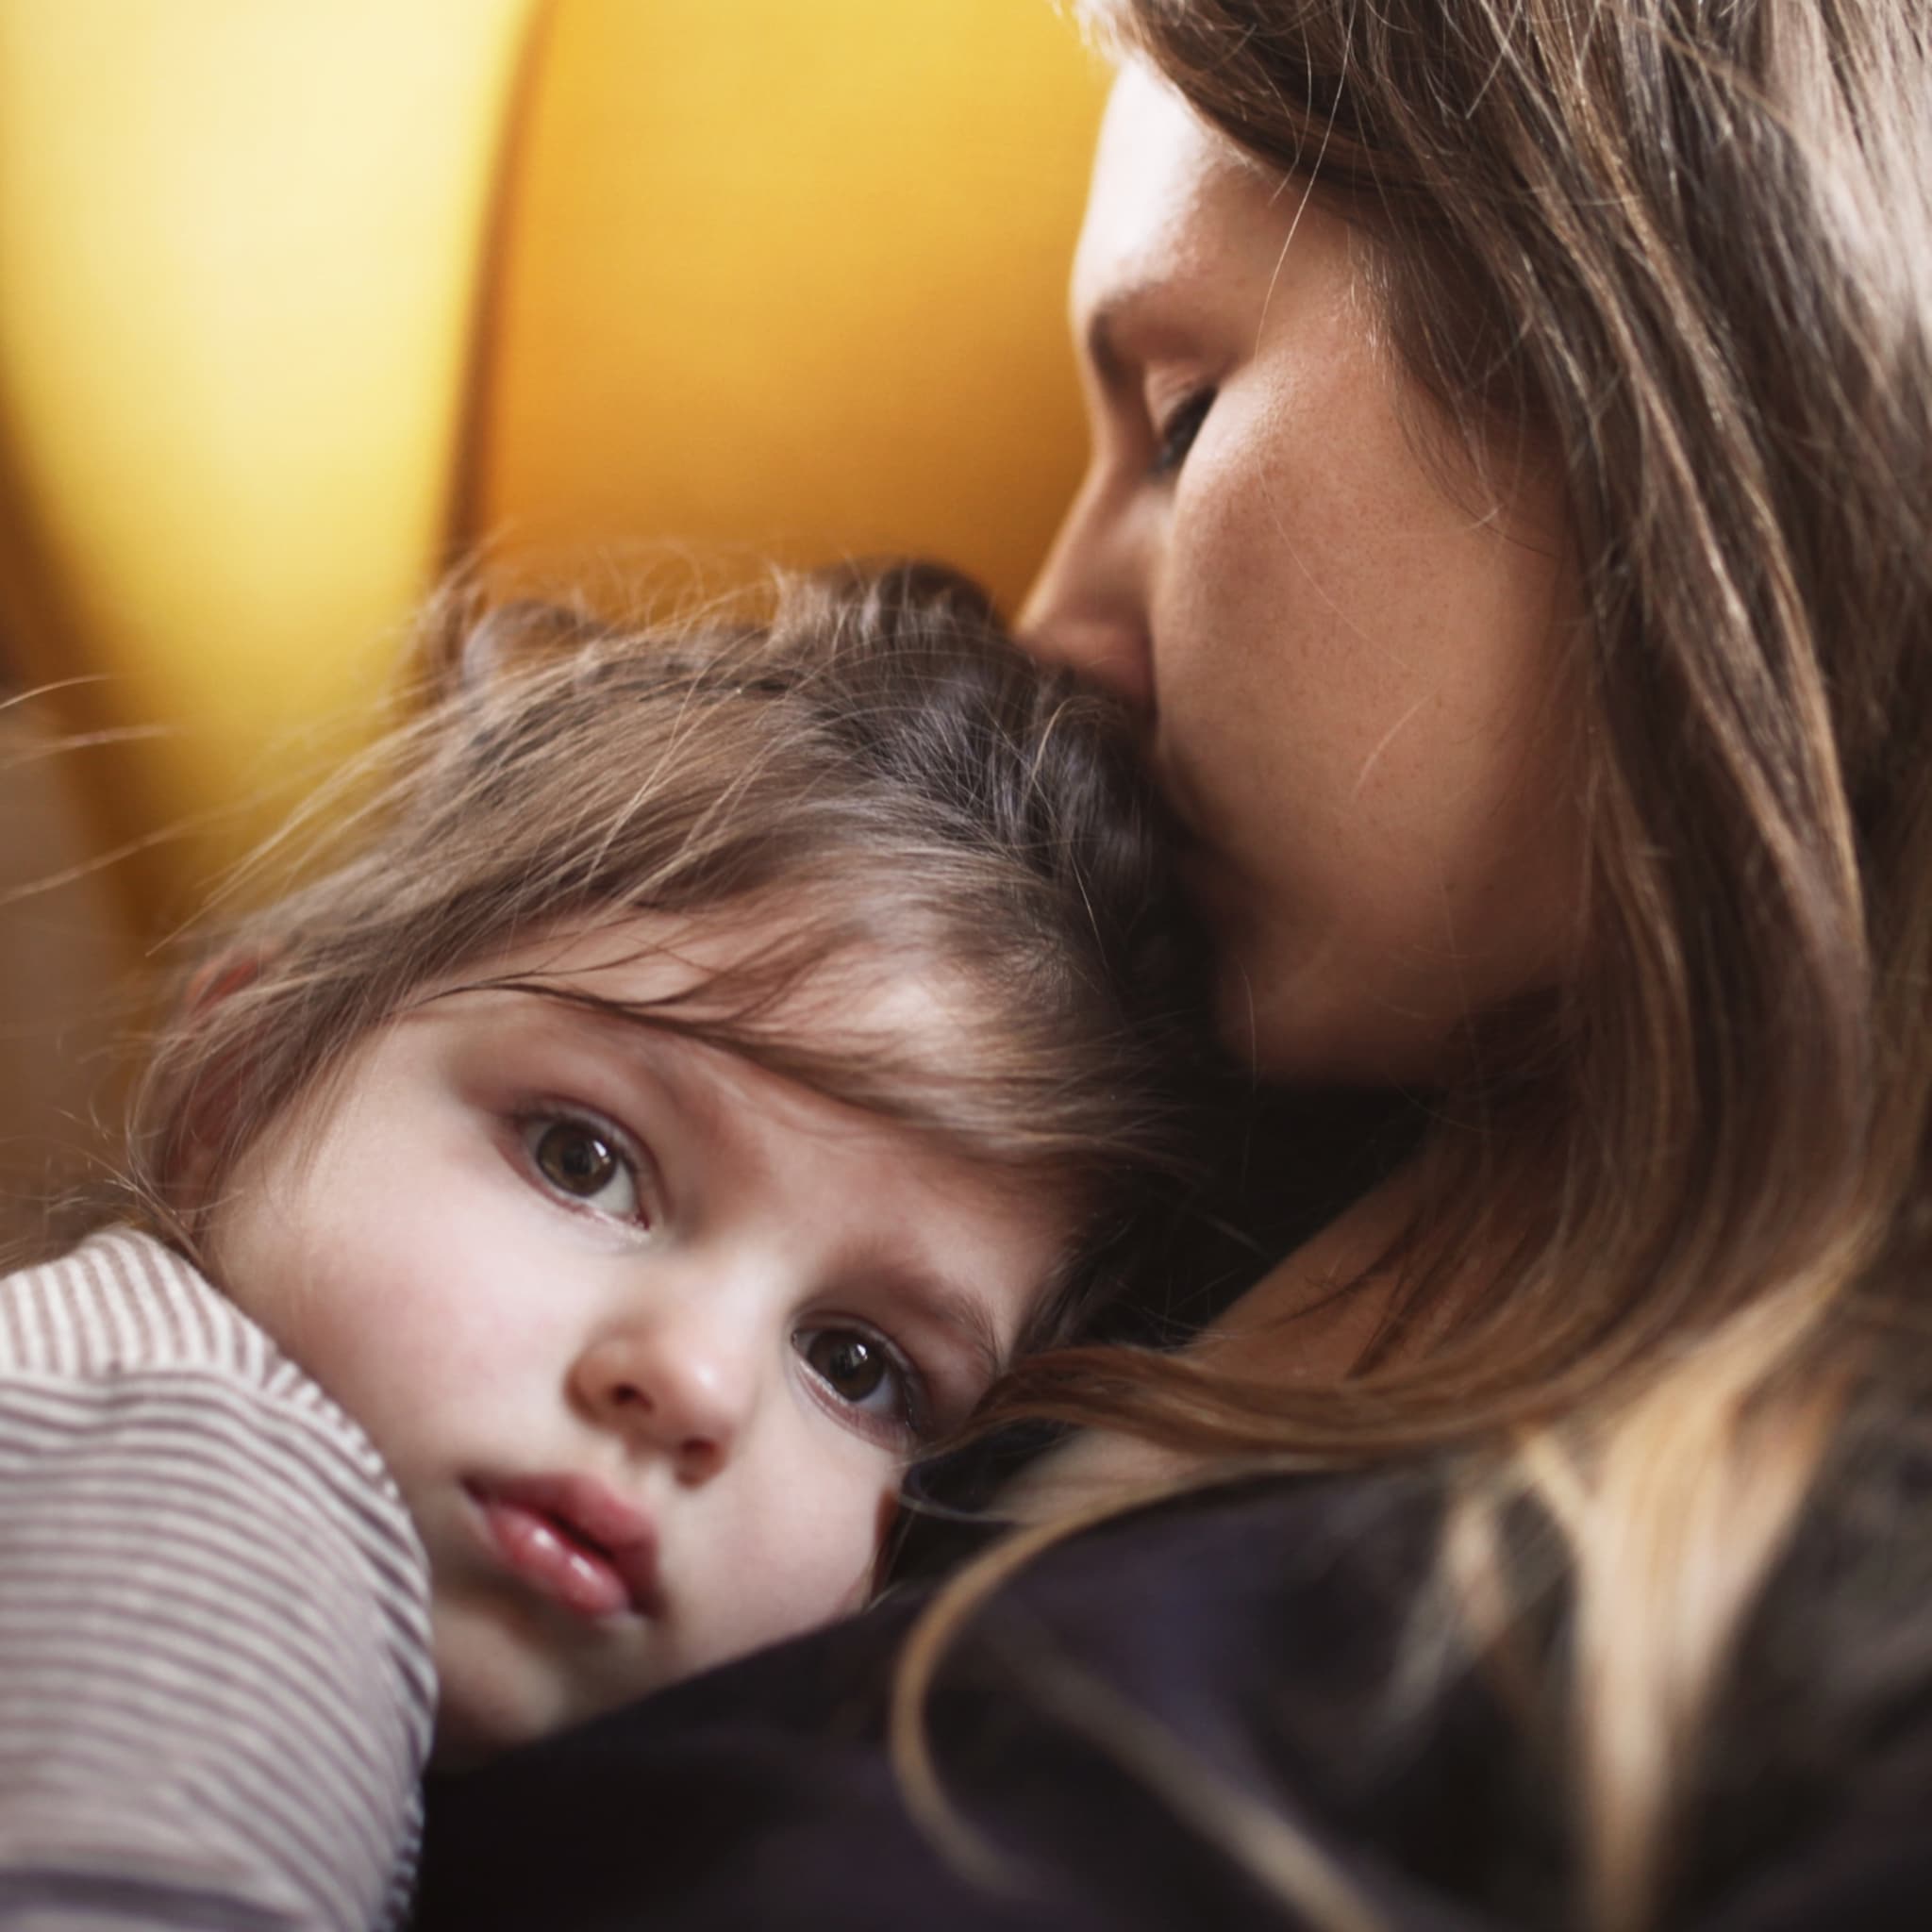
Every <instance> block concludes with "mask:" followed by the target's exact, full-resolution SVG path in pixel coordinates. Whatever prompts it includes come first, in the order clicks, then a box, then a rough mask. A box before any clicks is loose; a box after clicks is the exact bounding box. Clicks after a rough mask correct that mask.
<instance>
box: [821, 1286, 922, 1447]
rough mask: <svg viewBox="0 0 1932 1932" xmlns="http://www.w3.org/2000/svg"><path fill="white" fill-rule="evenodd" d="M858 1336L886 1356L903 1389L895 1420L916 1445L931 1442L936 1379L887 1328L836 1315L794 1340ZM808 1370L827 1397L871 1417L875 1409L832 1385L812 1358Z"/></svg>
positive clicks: (906, 1436) (900, 1387)
mask: <svg viewBox="0 0 1932 1932" xmlns="http://www.w3.org/2000/svg"><path fill="white" fill-rule="evenodd" d="M841 1334H844V1335H854V1336H857V1337H858V1339H859V1340H860V1341H864V1342H866V1343H868V1344H869V1345H870V1346H872V1347H874V1348H876V1349H878V1350H879V1351H880V1352H881V1353H882V1354H883V1355H884V1356H885V1357H886V1361H887V1364H888V1366H889V1368H890V1370H891V1374H892V1375H893V1377H894V1379H895V1380H896V1382H897V1384H898V1387H899V1391H900V1398H901V1399H900V1401H899V1403H898V1404H897V1405H896V1411H895V1414H894V1417H893V1420H894V1421H895V1422H896V1424H898V1427H899V1430H900V1432H901V1433H902V1434H903V1435H904V1436H905V1438H906V1439H907V1441H909V1442H912V1443H914V1444H918V1443H922V1442H925V1441H931V1440H932V1438H933V1437H934V1435H935V1434H936V1433H937V1431H936V1430H935V1428H934V1422H933V1412H934V1403H933V1393H932V1381H931V1378H930V1377H929V1376H928V1375H927V1374H925V1372H924V1370H923V1369H922V1368H921V1367H920V1366H919V1364H918V1363H917V1362H916V1361H915V1360H914V1359H913V1358H912V1357H911V1356H910V1355H908V1353H907V1352H906V1350H905V1349H904V1348H902V1347H901V1346H900V1345H899V1344H898V1343H897V1342H896V1341H893V1340H892V1338H891V1336H890V1335H888V1334H886V1333H885V1331H884V1330H883V1329H880V1328H875V1327H874V1326H873V1325H872V1324H870V1323H867V1322H860V1321H857V1320H854V1319H853V1318H852V1317H850V1316H833V1317H827V1318H825V1319H824V1320H821V1321H818V1322H814V1323H810V1324H805V1325H802V1326H801V1327H799V1328H797V1329H796V1330H794V1332H793V1338H792V1339H793V1341H794V1342H797V1343H800V1344H808V1343H809V1342H810V1341H813V1340H815V1339H817V1338H818V1337H820V1336H824V1335H841ZM799 1353H800V1355H801V1356H804V1355H807V1354H808V1348H807V1346H805V1345H801V1346H800V1348H799ZM806 1368H807V1371H808V1373H809V1374H813V1375H816V1376H817V1377H818V1379H819V1381H820V1382H821V1383H822V1384H824V1388H825V1391H826V1395H827V1399H828V1400H830V1401H832V1402H835V1403H837V1404H838V1406H839V1407H840V1408H841V1410H842V1411H843V1412H845V1413H847V1414H850V1415H855V1416H860V1417H865V1418H867V1419H870V1416H871V1412H870V1411H868V1410H866V1409H864V1408H863V1407H860V1406H859V1405H858V1403H857V1402H853V1401H851V1400H849V1399H847V1398H846V1397H844V1396H841V1394H840V1393H839V1391H837V1390H836V1389H834V1388H833V1387H832V1384H831V1382H830V1380H829V1379H828V1378H827V1377H826V1376H825V1375H824V1374H822V1373H821V1372H820V1371H818V1370H817V1369H815V1368H814V1367H813V1366H812V1364H811V1362H810V1361H809V1359H808V1360H807V1362H806Z"/></svg>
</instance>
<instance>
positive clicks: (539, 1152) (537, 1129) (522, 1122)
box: [510, 1101, 657, 1228]
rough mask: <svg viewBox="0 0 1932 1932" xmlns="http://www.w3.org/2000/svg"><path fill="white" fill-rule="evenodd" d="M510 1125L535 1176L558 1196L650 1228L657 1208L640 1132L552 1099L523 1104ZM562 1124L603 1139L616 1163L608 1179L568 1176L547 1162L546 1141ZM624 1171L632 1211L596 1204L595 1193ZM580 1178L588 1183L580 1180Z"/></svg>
mask: <svg viewBox="0 0 1932 1932" xmlns="http://www.w3.org/2000/svg"><path fill="white" fill-rule="evenodd" d="M510 1124H511V1127H512V1129H513V1131H514V1133H515V1136H516V1141H517V1144H518V1147H519V1149H520V1150H521V1152H522V1155H523V1158H524V1161H525V1164H526V1166H527V1167H528V1169H529V1170H530V1174H531V1178H532V1179H533V1181H534V1182H535V1183H536V1185H537V1186H539V1187H540V1188H541V1189H542V1190H543V1191H544V1192H545V1193H547V1194H549V1195H550V1196H551V1197H552V1198H553V1199H555V1200H557V1201H558V1202H559V1203H561V1204H562V1205H563V1206H565V1207H567V1208H573V1209H574V1210H575V1211H578V1212H585V1213H592V1214H602V1215H604V1216H605V1217H606V1218H607V1219H609V1220H624V1221H629V1222H632V1223H634V1224H637V1225H639V1226H641V1227H645V1228H648V1227H650V1226H652V1225H654V1224H655V1223H656V1220H657V1214H656V1210H655V1207H654V1204H653V1203H652V1202H651V1201H650V1200H649V1199H648V1196H647V1192H646V1182H647V1180H648V1178H649V1177H650V1175H651V1172H652V1166H651V1160H650V1157H649V1156H648V1155H647V1154H646V1153H645V1152H644V1150H643V1148H642V1146H641V1144H640V1143H639V1141H638V1140H637V1137H636V1136H635V1135H633V1134H631V1133H628V1132H626V1131H625V1129H624V1128H623V1127H621V1126H619V1125H618V1124H616V1123H615V1122H614V1121H612V1120H609V1119H608V1118H607V1117H606V1116H604V1115H603V1114H600V1113H597V1112H595V1111H594V1110H593V1109H591V1108H586V1107H582V1106H575V1105H570V1106H565V1105H559V1104H557V1103H554V1102H547V1101H537V1102H532V1103H530V1104H529V1105H527V1106H525V1107H521V1108H517V1109H516V1111H515V1112H514V1113H513V1114H512V1116H511V1120H510ZM558 1127H562V1128H576V1129H580V1130H581V1131H582V1132H583V1133H585V1134H587V1135H588V1136H590V1137H591V1140H593V1141H598V1142H601V1143H602V1144H603V1146H604V1147H605V1149H606V1150H607V1151H608V1155H609V1157H610V1159H611V1160H612V1162H613V1163H614V1164H615V1165H614V1168H613V1171H612V1172H611V1174H609V1176H608V1179H607V1180H603V1181H599V1180H598V1176H597V1174H596V1173H595V1172H594V1171H591V1172H588V1173H584V1172H580V1173H579V1174H577V1175H575V1176H572V1177H570V1178H569V1179H566V1178H564V1177H561V1176H559V1175H558V1174H556V1173H555V1172H553V1171H552V1169H551V1168H550V1167H549V1166H548V1165H547V1164H546V1160H545V1156H544V1151H543V1142H544V1140H545V1138H546V1137H547V1136H548V1135H549V1134H550V1132H551V1131H552V1130H553V1129H555V1128H558ZM553 1151H555V1150H553ZM619 1172H621V1173H622V1174H623V1175H624V1176H625V1178H626V1179H627V1181H628V1183H629V1192H630V1203H629V1207H628V1209H627V1211H624V1212H616V1211H613V1210H612V1209H609V1208H598V1207H596V1206H595V1205H594V1198H595V1196H596V1194H598V1193H601V1192H603V1191H604V1190H605V1188H606V1187H607V1186H608V1182H609V1180H614V1179H615V1178H616V1177H617V1174H618V1173H619ZM579 1181H581V1182H582V1183H584V1185H581V1186H580V1185H578V1184H577V1183H578V1182H579ZM591 1183H595V1184H594V1185H591Z"/></svg>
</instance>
